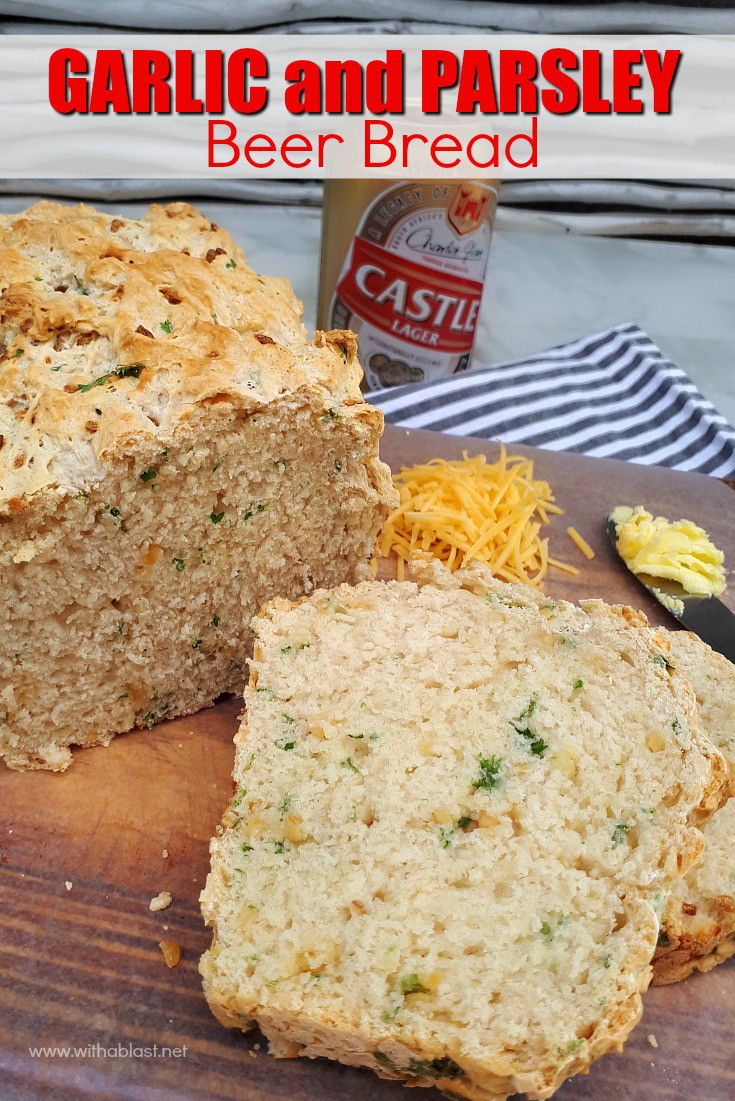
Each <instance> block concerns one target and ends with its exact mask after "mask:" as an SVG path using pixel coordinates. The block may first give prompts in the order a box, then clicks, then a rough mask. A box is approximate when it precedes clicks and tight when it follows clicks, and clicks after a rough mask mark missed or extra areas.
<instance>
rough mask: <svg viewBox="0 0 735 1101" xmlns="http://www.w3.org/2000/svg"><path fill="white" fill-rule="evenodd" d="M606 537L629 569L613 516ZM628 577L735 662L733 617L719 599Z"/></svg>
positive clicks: (639, 576)
mask: <svg viewBox="0 0 735 1101" xmlns="http://www.w3.org/2000/svg"><path fill="white" fill-rule="evenodd" d="M607 534H608V538H609V539H610V542H611V543H612V545H613V547H614V548H615V550H616V551H617V553H618V554H619V555H620V559H621V561H622V563H623V565H624V566H625V567H626V569H627V568H629V567H628V563H627V562H626V561H625V559H624V558H623V556H622V555H621V554H620V548H619V546H618V533H617V529H616V525H615V521H614V520H613V518H612V515H610V516H608V518H607ZM631 574H632V576H633V577H635V579H636V581H640V583H641V585H643V586H644V588H646V589H648V591H649V593H650V594H651V596H654V597H655V598H656V600H658V602H659V603H660V604H663V606H664V608H665V609H666V611H667V612H670V613H671V615H672V616H674V618H675V619H678V620H679V623H681V625H682V626H683V627H686V629H687V630H688V631H693V632H694V634H695V635H699V637H700V638H701V639H702V641H703V642H706V643H707V645H708V646H711V647H712V649H713V650H717V651H718V653H720V654H724V656H725V657H726V658H728V660H729V661H732V662H733V663H735V615H733V613H732V612H731V611H730V609H729V608H728V607H727V605H725V604H723V603H722V601H721V600H720V599H719V598H718V597H716V596H698V595H696V594H694V593H688V592H687V591H686V589H685V588H684V587H683V586H682V585H680V584H678V582H676V581H669V580H668V579H665V578H661V577H651V576H650V575H648V574H641V573H633V571H632V570H631Z"/></svg>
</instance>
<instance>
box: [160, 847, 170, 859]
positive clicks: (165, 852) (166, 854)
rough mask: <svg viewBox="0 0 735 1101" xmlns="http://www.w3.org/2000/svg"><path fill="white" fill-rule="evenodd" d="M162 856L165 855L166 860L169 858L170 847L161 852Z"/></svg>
mask: <svg viewBox="0 0 735 1101" xmlns="http://www.w3.org/2000/svg"><path fill="white" fill-rule="evenodd" d="M161 856H162V857H163V859H164V860H168V849H164V850H163V852H162V853H161Z"/></svg>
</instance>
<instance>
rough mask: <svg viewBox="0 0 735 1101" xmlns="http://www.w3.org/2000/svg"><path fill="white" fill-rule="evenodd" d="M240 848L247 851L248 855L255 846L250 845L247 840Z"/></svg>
mask: <svg viewBox="0 0 735 1101" xmlns="http://www.w3.org/2000/svg"><path fill="white" fill-rule="evenodd" d="M240 848H241V850H242V851H243V852H244V853H245V855H246V856H247V854H248V853H251V852H252V851H253V846H252V845H248V843H247V841H245V842H243V844H242V845H241V846H240Z"/></svg>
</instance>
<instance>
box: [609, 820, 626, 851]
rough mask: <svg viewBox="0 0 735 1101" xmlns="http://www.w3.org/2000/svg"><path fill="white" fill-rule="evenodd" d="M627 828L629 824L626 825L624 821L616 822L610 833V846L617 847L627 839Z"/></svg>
mask: <svg viewBox="0 0 735 1101" xmlns="http://www.w3.org/2000/svg"><path fill="white" fill-rule="evenodd" d="M629 829H630V826H626V824H625V822H618V824H617V826H616V827H615V829H614V830H613V835H612V846H613V848H614V849H617V847H618V845H622V844H623V842H624V841H627V840H628V830H629Z"/></svg>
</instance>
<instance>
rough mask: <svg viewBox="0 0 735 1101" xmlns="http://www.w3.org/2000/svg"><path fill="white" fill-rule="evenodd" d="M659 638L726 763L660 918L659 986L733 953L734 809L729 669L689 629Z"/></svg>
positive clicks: (733, 705) (733, 683)
mask: <svg viewBox="0 0 735 1101" xmlns="http://www.w3.org/2000/svg"><path fill="white" fill-rule="evenodd" d="M659 636H660V637H661V638H662V639H663V642H664V645H665V649H666V651H667V653H669V655H670V658H671V660H672V662H673V663H674V665H676V666H677V668H678V672H679V674H681V675H683V676H684V677H686V678H688V679H689V680H690V681H691V684H692V685H693V690H694V692H695V693H696V697H697V701H698V704H699V708H700V717H701V719H702V723H703V727H704V731H705V733H706V734H707V735H708V736H709V738H711V739H712V741H713V742H714V743H718V744H720V745H721V746H722V749H723V753H724V756H723V760H725V764H726V771H725V773H724V775H723V780H724V783H723V788H722V791H721V793H720V796H719V798H718V797H717V795H716V794H715V793H714V792H712V793H710V799H709V809H710V810H711V811H716V812H717V813H716V814H715V817H714V818H713V819H712V821H711V822H710V823H709V824H708V825H705V831H704V838H705V842H706V845H707V848H706V850H705V852H704V856H703V858H702V860H701V862H700V863H699V864H697V865H696V866H695V867H694V868H693V869H692V870H691V872H690V873H689V874H688V875H687V876H686V877H685V878H684V879H682V880H681V881H680V882H679V883H678V884H677V886H676V889H675V890H674V892H673V894H672V896H671V898H670V900H669V904H668V906H667V908H666V911H665V913H664V915H663V918H662V932H661V936H660V938H659V945H658V948H657V950H656V955H655V957H654V961H653V975H654V977H653V982H654V985H659V986H661V985H665V984H667V983H672V982H677V981H679V980H680V979H684V978H686V977H687V976H688V975H690V974H692V972H693V971H709V970H710V969H711V968H712V967H715V966H716V965H717V964H718V963H721V962H723V960H726V959H728V958H729V957H730V956H731V955H732V954H733V952H735V940H733V938H734V937H735V897H733V893H732V891H728V892H727V893H724V892H723V887H726V886H727V885H728V884H729V883H730V882H731V881H730V880H729V878H728V876H729V868H730V860H729V855H728V854H729V836H730V830H731V828H732V822H733V821H734V820H735V817H734V814H733V811H734V809H735V808H733V805H732V804H730V805H729V806H726V803H727V801H728V799H730V798H732V797H733V795H735V775H734V774H733V770H732V768H731V766H730V763H729V762H731V761H732V760H733V755H734V753H735V750H734V749H733V744H734V739H735V701H734V700H733V695H734V694H735V667H733V666H732V664H731V663H730V662H728V661H727V659H726V658H724V657H723V656H722V655H721V654H718V653H715V652H714V651H712V650H711V649H710V648H709V647H708V646H707V645H706V644H705V643H704V642H702V640H701V639H700V638H698V637H697V636H696V635H693V634H691V633H689V632H684V631H676V632H668V631H661V632H659ZM728 758H729V761H728ZM720 771H722V769H720ZM723 807H724V811H723V809H722V808H723ZM721 814H722V817H720V815H721Z"/></svg>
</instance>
